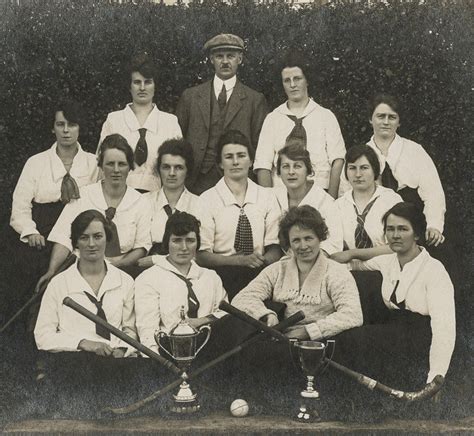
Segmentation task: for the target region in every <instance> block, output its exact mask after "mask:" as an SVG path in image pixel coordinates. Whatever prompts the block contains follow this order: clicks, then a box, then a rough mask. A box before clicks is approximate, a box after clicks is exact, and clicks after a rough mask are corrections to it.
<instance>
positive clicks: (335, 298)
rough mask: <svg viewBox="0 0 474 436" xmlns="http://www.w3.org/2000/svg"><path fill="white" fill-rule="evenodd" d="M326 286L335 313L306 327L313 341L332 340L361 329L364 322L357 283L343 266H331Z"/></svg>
mask: <svg viewBox="0 0 474 436" xmlns="http://www.w3.org/2000/svg"><path fill="white" fill-rule="evenodd" d="M326 286H327V293H328V295H329V297H330V298H331V300H332V302H333V304H334V308H335V312H333V313H331V314H330V315H328V316H326V317H325V318H323V319H321V320H319V321H316V322H313V323H310V324H306V325H305V327H306V331H307V332H308V335H309V337H310V339H312V340H318V339H323V338H330V337H332V336H335V335H337V334H339V333H341V332H343V331H345V330H349V329H351V328H353V327H359V326H361V325H362V322H363V317H362V308H361V305H360V299H359V291H358V289H357V285H356V282H355V280H354V278H353V277H352V275H351V273H350V272H349V271H348V270H347V269H346V268H344V266H343V265H331V266H330V267H329V268H328V271H327V281H326Z"/></svg>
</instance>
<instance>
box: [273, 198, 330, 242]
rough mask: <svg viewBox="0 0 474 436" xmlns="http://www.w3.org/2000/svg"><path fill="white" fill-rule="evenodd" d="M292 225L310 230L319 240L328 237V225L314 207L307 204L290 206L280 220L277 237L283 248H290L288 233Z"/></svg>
mask: <svg viewBox="0 0 474 436" xmlns="http://www.w3.org/2000/svg"><path fill="white" fill-rule="evenodd" d="M293 226H298V227H301V228H303V229H308V230H312V231H313V232H314V234H315V235H316V236H317V237H318V239H319V240H320V241H324V240H326V239H327V237H328V227H327V225H326V223H325V222H324V218H323V217H322V216H321V214H320V213H319V212H318V211H317V210H316V209H315V208H314V207H312V206H308V205H304V206H298V207H292V208H290V209H289V210H288V212H286V213H285V215H283V217H282V219H281V220H280V230H279V232H278V239H279V240H280V245H281V247H282V248H283V250H288V249H289V248H290V236H289V235H290V229H291V228H292V227H293Z"/></svg>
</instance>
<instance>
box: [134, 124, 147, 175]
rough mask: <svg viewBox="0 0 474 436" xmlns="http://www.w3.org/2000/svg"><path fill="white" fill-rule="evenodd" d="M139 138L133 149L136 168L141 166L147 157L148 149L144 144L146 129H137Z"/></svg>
mask: <svg viewBox="0 0 474 436" xmlns="http://www.w3.org/2000/svg"><path fill="white" fill-rule="evenodd" d="M138 133H140V138H139V139H138V142H137V146H136V147H135V162H136V163H137V165H138V166H140V165H143V164H144V163H145V162H146V159H147V157H148V147H147V144H146V139H145V136H146V129H144V128H141V129H138Z"/></svg>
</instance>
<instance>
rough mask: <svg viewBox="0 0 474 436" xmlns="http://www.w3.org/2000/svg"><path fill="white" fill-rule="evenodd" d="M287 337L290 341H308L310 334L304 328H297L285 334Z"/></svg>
mask: <svg viewBox="0 0 474 436" xmlns="http://www.w3.org/2000/svg"><path fill="white" fill-rule="evenodd" d="M285 336H286V337H287V338H289V339H298V340H300V341H306V340H308V339H309V335H308V332H307V331H306V329H305V328H304V326H297V327H295V328H294V329H291V330H289V331H288V332H286V333H285Z"/></svg>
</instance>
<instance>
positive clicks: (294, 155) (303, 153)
mask: <svg viewBox="0 0 474 436" xmlns="http://www.w3.org/2000/svg"><path fill="white" fill-rule="evenodd" d="M283 156H286V157H287V158H288V159H291V160H293V161H297V160H299V161H302V162H303V163H304V166H305V167H306V171H307V174H308V176H311V175H313V174H314V171H313V165H312V164H311V158H310V156H309V151H308V150H306V148H304V147H303V145H302V143H298V142H296V141H295V142H292V143H288V145H285V147H283V148H282V149H281V150H279V151H278V159H277V165H276V171H277V174H278V175H280V173H281V170H280V166H281V161H282V157H283Z"/></svg>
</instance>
